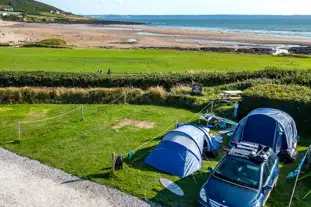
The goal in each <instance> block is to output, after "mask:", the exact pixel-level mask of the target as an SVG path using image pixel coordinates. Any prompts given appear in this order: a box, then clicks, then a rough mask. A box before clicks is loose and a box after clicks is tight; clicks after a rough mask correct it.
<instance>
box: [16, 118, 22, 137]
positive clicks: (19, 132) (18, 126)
mask: <svg viewBox="0 0 311 207" xmlns="http://www.w3.org/2000/svg"><path fill="white" fill-rule="evenodd" d="M16 127H17V133H18V141H19V142H20V141H21V123H20V122H17V124H16Z"/></svg>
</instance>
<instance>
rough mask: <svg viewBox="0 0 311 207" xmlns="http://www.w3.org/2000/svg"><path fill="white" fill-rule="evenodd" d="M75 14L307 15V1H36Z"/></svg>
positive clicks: (310, 4)
mask: <svg viewBox="0 0 311 207" xmlns="http://www.w3.org/2000/svg"><path fill="white" fill-rule="evenodd" d="M39 1H41V2H44V3H48V4H51V5H53V6H57V7H59V8H61V9H63V10H65V11H70V12H73V13H76V14H159V15H163V14H282V15H293V14H310V15H311V0H39Z"/></svg>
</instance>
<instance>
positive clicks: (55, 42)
mask: <svg viewBox="0 0 311 207" xmlns="http://www.w3.org/2000/svg"><path fill="white" fill-rule="evenodd" d="M23 47H46V48H68V46H67V43H66V42H65V41H64V40H61V39H56V38H52V39H45V40H41V41H39V42H32V43H27V44H24V45H23Z"/></svg>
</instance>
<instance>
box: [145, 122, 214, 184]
mask: <svg viewBox="0 0 311 207" xmlns="http://www.w3.org/2000/svg"><path fill="white" fill-rule="evenodd" d="M204 148H205V149H206V151H209V152H212V151H215V150H217V149H218V148H216V147H215V146H214V144H213V141H212V137H211V136H210V135H209V134H208V131H207V129H206V128H204V127H201V126H196V125H191V124H183V125H180V127H179V128H177V129H175V130H173V131H170V132H168V133H167V134H166V135H165V136H164V137H163V139H162V141H161V143H160V144H159V145H158V146H157V147H156V148H155V149H154V150H153V151H152V152H151V153H150V154H149V156H148V157H147V158H146V159H145V163H146V164H148V165H150V166H152V167H154V168H156V169H158V170H160V171H163V172H166V173H169V174H172V175H177V176H179V177H181V178H184V177H187V176H188V175H191V174H192V173H194V172H196V171H197V170H199V169H201V167H202V154H203V149H204Z"/></svg>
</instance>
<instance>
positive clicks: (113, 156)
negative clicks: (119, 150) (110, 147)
mask: <svg viewBox="0 0 311 207" xmlns="http://www.w3.org/2000/svg"><path fill="white" fill-rule="evenodd" d="M115 163H116V153H114V152H113V153H112V172H114V171H115Z"/></svg>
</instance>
